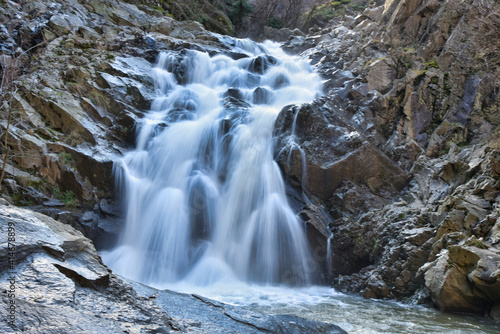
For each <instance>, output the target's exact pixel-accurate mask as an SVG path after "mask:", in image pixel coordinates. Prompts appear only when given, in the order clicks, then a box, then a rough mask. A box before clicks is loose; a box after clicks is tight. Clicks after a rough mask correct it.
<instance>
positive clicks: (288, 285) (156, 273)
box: [101, 40, 500, 333]
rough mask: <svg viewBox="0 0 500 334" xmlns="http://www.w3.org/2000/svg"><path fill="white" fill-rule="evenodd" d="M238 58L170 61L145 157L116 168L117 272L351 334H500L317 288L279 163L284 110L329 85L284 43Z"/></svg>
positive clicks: (146, 123) (144, 128) (110, 260)
mask: <svg viewBox="0 0 500 334" xmlns="http://www.w3.org/2000/svg"><path fill="white" fill-rule="evenodd" d="M233 43H234V51H235V54H239V55H240V56H239V57H233V58H237V59H233V58H230V57H228V56H224V55H216V56H213V57H210V56H209V55H208V54H206V53H203V52H199V51H194V50H187V51H182V52H172V53H162V54H161V55H160V57H159V60H158V63H157V65H156V67H155V69H154V73H153V77H154V80H155V84H156V91H157V98H156V99H155V101H154V102H153V104H152V108H151V111H150V112H149V113H148V114H147V115H146V116H145V118H144V119H142V121H141V124H140V127H139V130H138V134H137V143H136V148H135V149H134V150H132V151H130V152H129V153H127V154H126V155H125V156H124V157H123V158H122V159H121V161H120V162H119V163H117V164H115V173H116V177H117V180H118V184H119V186H120V187H121V189H120V193H122V194H124V198H123V204H124V210H125V228H124V231H123V233H122V235H121V238H120V241H119V243H118V246H117V247H116V248H115V249H113V250H111V251H104V252H102V253H101V255H102V257H103V260H104V262H105V263H106V264H107V265H109V266H110V267H111V268H112V269H113V271H115V272H116V273H118V274H120V275H122V276H124V277H126V278H129V279H132V280H135V281H138V282H141V283H144V284H147V285H149V286H153V287H155V288H158V289H165V288H169V289H173V290H177V291H182V292H188V293H198V294H201V295H204V296H207V297H210V298H214V299H217V300H220V301H223V302H226V303H230V304H234V305H242V306H245V307H249V308H251V309H254V310H257V311H260V312H265V313H281V314H287V313H288V314H296V315H299V316H302V317H306V318H312V319H315V320H319V321H325V322H332V323H335V324H337V325H339V326H341V327H343V328H344V329H345V330H347V331H348V332H350V333H403V332H405V333H497V332H498V330H499V329H500V328H499V327H498V326H497V324H495V323H492V322H488V321H485V320H481V319H476V318H466V317H458V316H452V315H444V314H441V313H439V312H436V311H434V310H430V309H426V308H423V307H418V306H411V305H403V304H398V303H394V302H392V303H391V302H377V301H370V300H365V299H362V298H359V297H353V296H347V295H343V294H340V293H337V292H335V291H333V290H332V289H329V288H326V287H315V286H311V285H310V283H311V282H313V281H314V278H315V277H314V273H315V270H316V264H315V262H314V260H313V257H312V255H311V254H310V250H309V248H308V245H307V243H306V238H305V235H304V231H303V227H302V223H301V222H300V221H299V218H298V217H297V216H296V215H295V214H294V212H293V211H292V209H291V208H290V206H289V204H288V202H287V198H286V194H285V184H284V181H283V178H282V175H281V172H280V169H279V167H278V165H277V164H276V162H275V161H274V160H273V147H272V132H273V126H274V121H275V119H276V117H277V115H278V113H279V111H280V110H281V109H282V108H283V107H284V106H285V105H288V104H298V103H304V102H310V101H312V100H313V99H314V98H316V97H318V96H319V95H321V92H322V83H321V78H320V77H319V75H317V74H316V73H314V71H313V70H312V68H311V67H310V65H309V64H308V63H307V62H306V61H305V60H302V59H300V58H298V57H292V56H288V55H286V54H284V53H283V51H281V49H279V47H278V45H277V44H273V43H266V44H265V45H260V44H256V43H253V42H250V41H243V40H235V41H234V42H233ZM291 140H292V141H293V138H291Z"/></svg>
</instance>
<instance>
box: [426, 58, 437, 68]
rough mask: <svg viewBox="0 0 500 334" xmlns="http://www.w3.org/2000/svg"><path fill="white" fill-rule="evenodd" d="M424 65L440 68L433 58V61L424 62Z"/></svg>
mask: <svg viewBox="0 0 500 334" xmlns="http://www.w3.org/2000/svg"><path fill="white" fill-rule="evenodd" d="M424 66H425V69H426V70H427V69H429V68H439V66H438V64H437V62H436V60H432V61H429V62H427V63H424Z"/></svg>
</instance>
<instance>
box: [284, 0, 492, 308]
mask: <svg viewBox="0 0 500 334" xmlns="http://www.w3.org/2000/svg"><path fill="white" fill-rule="evenodd" d="M499 25H500V5H499V4H498V2H493V1H482V0H477V1H434V0H401V1H389V0H387V1H386V2H385V4H384V5H382V6H379V7H372V8H369V9H366V10H365V11H364V12H363V13H362V14H361V15H359V16H357V17H349V16H347V17H344V18H343V19H339V20H337V21H330V22H329V24H327V25H326V26H324V27H323V28H315V29H311V31H310V32H311V33H312V34H309V35H307V36H300V35H296V36H292V37H291V38H290V39H289V40H288V41H287V42H286V43H285V48H286V49H287V50H289V51H290V52H296V53H302V55H304V56H307V57H309V58H310V59H311V62H312V63H313V64H314V65H315V66H316V67H317V69H318V70H319V71H320V72H321V73H322V74H323V76H324V78H325V90H326V93H327V94H326V95H325V96H324V97H322V98H321V99H318V100H317V101H315V102H314V103H311V104H308V105H302V106H290V107H288V108H285V109H284V110H282V112H281V114H280V116H279V117H278V120H277V122H276V130H275V134H276V142H277V146H276V147H277V149H276V157H277V160H278V161H279V162H280V165H281V166H282V169H283V171H284V173H285V174H286V175H287V178H288V181H289V182H290V183H291V184H292V185H294V186H295V188H296V189H299V190H300V191H303V192H304V193H305V194H306V195H307V197H308V199H304V198H297V201H298V202H299V203H302V204H301V208H302V213H301V214H302V216H303V217H304V219H305V220H306V224H307V225H308V227H309V230H308V231H309V236H310V240H313V242H315V245H316V247H317V249H318V254H321V255H320V256H319V259H320V260H321V261H323V264H324V266H325V268H326V267H329V268H326V269H327V270H326V272H329V273H330V276H329V277H328V280H329V281H330V282H332V284H333V286H335V287H336V288H338V289H340V290H342V291H349V292H359V293H361V294H362V295H363V296H365V297H367V298H398V299H405V300H414V301H417V302H422V303H427V302H428V303H432V304H434V305H437V306H438V307H439V308H440V309H442V310H445V311H452V312H472V313H478V314H482V315H489V316H491V317H494V318H498V317H500V315H499V313H498V312H499V308H500V299H499V295H498V291H499V290H498V288H499V287H500V285H499V284H500V262H499V261H500V257H499V256H500V248H499V247H500V246H499V237H500V235H499V232H498V231H499V228H500V219H499V218H498V217H499V200H500V196H499V190H500V182H499V176H500V175H499V166H500V152H499V149H500V146H499V139H498V135H499V130H500V128H499V125H500V119H499V117H498V116H499V115H500V82H499V81H498V80H497V78H498V77H499V75H500V67H499V65H500V58H499V50H500V35H499V34H498V32H497V31H498V30H499ZM325 225H326V226H327V227H328V228H327V229H326V228H324V226H325ZM328 242H330V245H328ZM327 250H328V251H329V252H330V253H329V254H326V253H327Z"/></svg>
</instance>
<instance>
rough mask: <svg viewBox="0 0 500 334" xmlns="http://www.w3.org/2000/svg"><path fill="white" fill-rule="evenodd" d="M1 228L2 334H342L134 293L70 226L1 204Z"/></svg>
mask: <svg viewBox="0 0 500 334" xmlns="http://www.w3.org/2000/svg"><path fill="white" fill-rule="evenodd" d="M0 222H1V224H0V233H1V234H2V235H4V236H7V235H9V233H10V235H11V238H13V239H12V241H11V242H10V243H2V244H1V245H0V253H1V254H0V255H1V259H2V262H1V263H0V281H1V284H2V286H3V287H5V289H3V290H2V293H1V300H2V301H1V303H2V307H1V310H0V315H1V316H2V317H3V318H4V319H8V317H9V310H8V307H10V306H11V305H14V307H15V312H14V314H15V320H14V321H13V322H12V323H9V322H7V321H2V323H1V324H0V331H1V332H2V333H17V332H20V331H25V332H29V333H44V334H50V333H121V332H127V333H171V332H177V331H179V332H190V333H223V332H227V331H228V330H229V331H231V332H242V333H243V332H244V333H260V332H286V333H310V332H312V331H314V332H318V333H332V334H334V333H338V334H341V333H345V332H344V331H343V330H342V329H340V328H339V327H337V326H335V325H331V324H323V323H319V322H315V321H310V320H304V319H301V318H298V317H292V316H266V315H261V314H257V313H255V312H251V311H248V310H245V309H240V308H237V307H231V306H229V305H224V304H222V303H218V302H215V301H211V300H208V299H205V298H202V297H199V296H192V295H184V294H178V293H173V292H168V291H157V290H154V289H151V288H148V287H145V286H142V285H139V284H138V283H133V284H135V286H134V288H135V289H136V290H137V291H139V293H140V294H141V295H139V294H138V293H137V292H136V290H134V289H133V288H132V287H131V286H130V285H129V284H128V283H125V282H124V281H122V280H121V279H120V278H118V277H116V276H115V275H114V274H113V273H111V271H110V270H109V269H108V268H107V267H106V266H104V265H103V264H102V262H101V259H100V257H99V255H98V254H97V252H96V250H95V248H94V246H93V244H92V242H91V241H90V240H89V239H87V238H85V237H84V236H83V235H82V234H81V233H80V232H78V231H76V230H75V229H73V228H72V227H71V226H69V225H66V224H63V223H60V222H58V221H56V220H54V219H52V218H50V217H48V216H45V215H42V214H40V213H36V212H33V211H29V210H24V209H20V208H15V207H12V206H8V205H7V206H5V205H4V204H2V205H0ZM13 245H14V246H15V247H14V248H13V247H12V246H13ZM9 248H10V249H9ZM188 309H189V312H187V310H188Z"/></svg>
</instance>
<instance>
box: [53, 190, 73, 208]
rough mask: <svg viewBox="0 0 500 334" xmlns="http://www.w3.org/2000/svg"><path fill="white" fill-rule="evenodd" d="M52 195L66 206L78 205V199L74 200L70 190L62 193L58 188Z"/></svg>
mask: <svg viewBox="0 0 500 334" xmlns="http://www.w3.org/2000/svg"><path fill="white" fill-rule="evenodd" d="M53 195H54V197H55V198H57V199H58V200H60V201H61V202H63V203H64V204H66V205H67V206H76V205H77V204H78V199H77V198H76V195H75V193H74V192H72V191H71V190H66V191H65V192H62V191H61V190H60V189H59V188H55V189H54V192H53Z"/></svg>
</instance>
